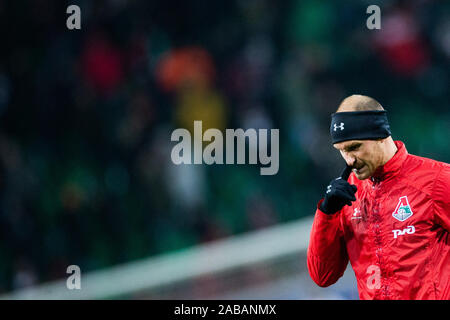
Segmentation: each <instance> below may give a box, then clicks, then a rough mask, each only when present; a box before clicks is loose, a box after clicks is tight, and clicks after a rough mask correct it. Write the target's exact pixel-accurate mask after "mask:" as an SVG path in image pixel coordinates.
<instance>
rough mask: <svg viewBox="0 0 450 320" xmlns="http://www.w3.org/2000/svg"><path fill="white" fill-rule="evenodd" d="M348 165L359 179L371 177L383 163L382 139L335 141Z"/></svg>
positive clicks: (335, 145)
mask: <svg viewBox="0 0 450 320" xmlns="http://www.w3.org/2000/svg"><path fill="white" fill-rule="evenodd" d="M333 146H334V147H335V148H336V149H338V150H339V151H340V153H341V155H342V157H343V158H344V160H345V162H346V163H347V165H349V166H351V167H352V168H353V172H354V173H355V175H356V177H357V178H358V179H359V180H364V179H367V178H369V177H370V176H371V175H372V174H373V173H374V172H375V170H376V169H377V168H378V167H379V166H381V165H383V159H384V151H383V143H382V140H350V141H343V142H339V143H335V144H334V145H333Z"/></svg>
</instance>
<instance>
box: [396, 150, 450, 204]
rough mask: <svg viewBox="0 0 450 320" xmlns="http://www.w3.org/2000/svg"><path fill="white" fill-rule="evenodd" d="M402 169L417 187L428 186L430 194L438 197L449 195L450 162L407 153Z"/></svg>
mask: <svg viewBox="0 0 450 320" xmlns="http://www.w3.org/2000/svg"><path fill="white" fill-rule="evenodd" d="M404 169H405V170H404V173H405V174H406V175H408V176H410V179H411V180H413V181H414V182H415V184H417V185H418V186H419V187H425V185H427V186H429V187H430V188H431V190H430V194H432V195H434V196H437V197H439V198H440V197H442V196H444V197H449V196H450V164H448V163H445V162H441V161H437V160H433V159H430V158H425V157H420V156H416V155H411V154H409V155H408V157H407V159H406V161H405V166H404Z"/></svg>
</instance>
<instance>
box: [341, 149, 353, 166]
mask: <svg viewBox="0 0 450 320" xmlns="http://www.w3.org/2000/svg"><path fill="white" fill-rule="evenodd" d="M342 157H344V160H345V162H346V163H347V165H348V166H350V167H353V166H354V165H355V163H356V158H355V157H354V156H353V155H351V154H348V153H347V152H342Z"/></svg>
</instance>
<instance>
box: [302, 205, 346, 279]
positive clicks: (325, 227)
mask: <svg viewBox="0 0 450 320" xmlns="http://www.w3.org/2000/svg"><path fill="white" fill-rule="evenodd" d="M322 201H323V199H322V200H320V202H319V204H318V205H317V210H316V215H315V217H314V222H313V226H312V229H311V235H310V240H309V245H308V252H307V265H308V271H309V274H310V276H311V278H312V279H313V280H314V282H315V283H317V285H319V286H321V287H328V286H330V285H332V284H333V283H335V282H336V281H337V280H338V279H339V278H340V277H342V275H343V274H344V271H345V269H346V268H347V264H348V255H347V250H346V246H345V242H344V236H343V232H342V230H341V227H340V215H341V212H342V210H341V211H339V212H337V213H335V214H331V215H327V214H325V213H323V212H322V211H320V209H319V206H320V204H321V203H322Z"/></svg>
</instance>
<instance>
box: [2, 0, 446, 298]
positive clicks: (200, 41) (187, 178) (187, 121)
mask: <svg viewBox="0 0 450 320" xmlns="http://www.w3.org/2000/svg"><path fill="white" fill-rule="evenodd" d="M71 4H76V5H78V6H79V7H80V8H81V30H68V29H67V27H66V19H67V18H68V16H69V14H67V13H66V8H67V6H69V5H71ZM371 4H378V5H379V6H380V8H381V16H382V18H381V27H382V28H381V30H368V29H367V27H366V19H367V18H368V16H369V15H368V14H366V8H367V6H368V5H371ZM449 9H450V3H449V2H446V1H425V0H413V1H373V2H369V1H345V2H337V1H311V0H306V1H293V0H292V1H277V2H275V1H268V0H250V1H179V2H176V1H112V0H111V1H87V0H86V1H70V2H69V1H45V0H30V1H0V29H1V32H2V38H1V39H2V40H1V41H2V50H0V237H1V240H0V291H1V292H6V291H11V290H14V289H18V288H21V287H26V286H30V285H34V284H37V283H41V282H46V281H50V280H54V279H58V278H61V277H64V276H65V275H66V273H65V272H66V268H67V266H68V265H71V264H76V265H79V266H80V267H81V269H82V270H83V272H86V271H91V270H97V269H101V268H106V267H110V266H113V265H116V264H119V263H124V262H128V261H133V260H136V259H140V258H144V257H149V256H153V255H158V254H161V253H165V252H171V251H175V250H179V249H182V248H186V247H189V246H193V245H197V244H200V243H205V242H209V241H213V240H216V239H221V238H226V237H230V236H233V235H236V234H240V233H243V232H247V231H251V230H256V229H260V228H265V227H268V226H271V225H275V224H279V223H283V222H287V221H291V220H294V219H298V218H301V217H303V216H306V215H311V214H313V213H314V210H315V206H316V203H317V201H318V200H319V199H320V198H321V197H322V193H323V191H324V187H325V186H326V184H327V183H328V181H329V180H331V179H332V178H333V177H334V176H336V175H337V174H338V173H339V172H340V170H341V167H342V165H343V160H342V159H341V158H340V155H339V154H338V152H337V151H335V150H334V149H333V148H332V146H331V143H330V138H329V120H330V114H331V113H332V112H334V111H335V110H336V108H337V106H338V104H339V102H340V101H341V100H342V99H343V98H345V97H346V96H348V95H350V94H354V93H358V94H365V95H369V96H372V97H373V98H375V99H376V100H378V101H379V102H380V103H381V104H382V105H383V106H384V108H385V109H386V110H388V115H389V119H390V122H391V129H392V132H393V137H394V140H402V141H404V142H405V144H406V147H407V149H408V151H409V152H410V153H413V154H417V155H420V156H425V157H431V158H433V159H436V160H440V161H444V162H450V147H449V138H450V110H449V103H448V101H449V99H450V94H449V90H448V88H449V77H450V74H449V70H450V68H449V58H450V10H449ZM194 120H202V121H203V130H206V128H218V129H221V130H224V129H225V128H244V129H245V128H268V129H271V128H278V129H280V169H279V172H278V174H276V175H274V176H261V175H260V174H259V166H255V165H211V166H208V165H182V166H175V165H173V164H172V162H171V159H170V152H171V148H172V147H173V145H174V144H175V143H173V142H171V141H170V135H171V132H172V131H173V130H174V129H176V128H188V129H192V126H193V121H194ZM293 241H295V239H293Z"/></svg>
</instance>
